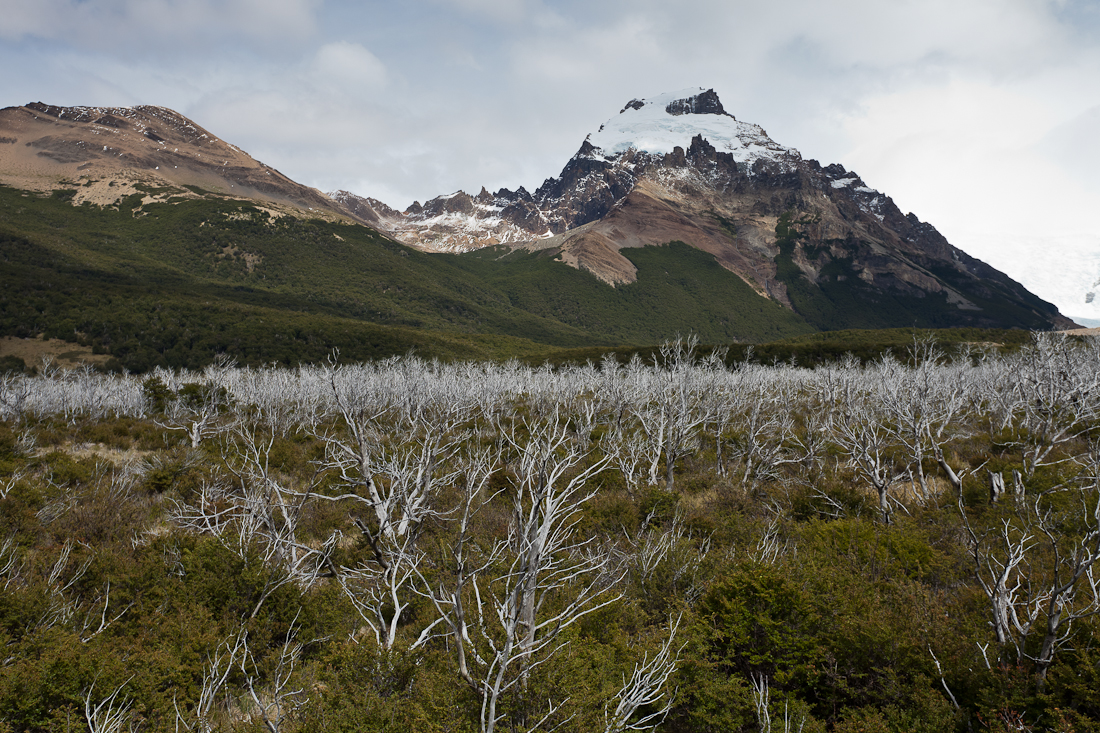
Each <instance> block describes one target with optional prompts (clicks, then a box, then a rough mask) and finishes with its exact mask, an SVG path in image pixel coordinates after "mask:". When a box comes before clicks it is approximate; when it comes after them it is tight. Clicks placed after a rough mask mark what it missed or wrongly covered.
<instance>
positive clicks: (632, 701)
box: [604, 618, 683, 733]
mask: <svg viewBox="0 0 1100 733" xmlns="http://www.w3.org/2000/svg"><path fill="white" fill-rule="evenodd" d="M679 626H680V619H679V618H677V619H676V621H675V623H671V624H670V625H669V629H668V638H667V639H665V641H664V642H663V643H662V644H661V647H660V648H659V649H658V650H657V652H656V653H655V654H654V655H653V657H652V658H651V657H650V656H649V654H648V653H647V654H646V655H645V656H644V657H643V658H642V661H640V662H638V663H637V664H635V665H634V672H633V673H632V674H631V675H630V678H629V679H627V678H625V677H624V679H623V685H622V687H620V688H619V691H618V692H617V693H616V694H615V697H613V698H612V699H611V700H610V701H609V702H608V704H607V705H606V706H605V708H604V733H622V731H628V730H649V729H651V728H656V727H657V726H658V725H660V724H661V723H662V722H663V721H664V719H665V717H667V716H668V713H669V711H670V710H671V709H672V706H673V704H674V703H675V702H676V692H675V691H673V692H671V693H670V692H669V690H668V680H669V678H670V677H671V676H672V674H673V672H675V671H676V664H677V663H678V662H679V658H680V652H681V651H683V646H681V647H680V648H679V649H676V650H675V651H674V650H673V645H674V644H675V642H676V631H677V629H678V628H679ZM612 702H614V703H615V709H614V710H611V703H612ZM639 710H644V711H645V712H643V713H642V714H641V715H639V714H638V711H639ZM635 716H637V717H635Z"/></svg>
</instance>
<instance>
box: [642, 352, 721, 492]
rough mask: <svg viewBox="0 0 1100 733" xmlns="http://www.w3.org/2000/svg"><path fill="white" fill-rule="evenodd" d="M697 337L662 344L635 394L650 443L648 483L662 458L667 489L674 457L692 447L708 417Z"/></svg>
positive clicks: (653, 481)
mask: <svg viewBox="0 0 1100 733" xmlns="http://www.w3.org/2000/svg"><path fill="white" fill-rule="evenodd" d="M698 341H699V340H698V338H697V337H695V336H691V337H689V338H686V339H682V338H676V339H674V340H672V341H667V342H665V343H664V344H662V345H661V357H660V360H659V361H658V362H657V363H656V364H654V369H653V371H652V375H651V379H650V380H649V383H648V384H646V385H644V388H645V389H644V391H643V392H641V393H640V394H636V396H635V400H636V402H635V407H634V413H635V415H636V417H637V419H638V422H639V424H640V425H641V428H642V430H643V432H644V433H645V435H646V438H647V441H648V443H649V446H650V465H649V483H650V484H651V485H655V484H656V483H657V482H658V470H659V466H660V462H661V459H662V458H663V459H664V461H665V487H666V488H667V489H668V490H670V491H671V490H672V488H673V484H674V481H675V475H676V472H675V469H676V461H678V460H679V459H680V458H682V457H684V456H685V455H688V454H689V453H691V452H692V451H693V450H694V448H695V442H696V433H697V432H698V430H699V427H700V426H701V425H702V424H703V423H704V422H705V421H706V419H707V415H706V413H705V411H704V410H703V409H702V392H701V390H700V387H701V385H700V384H699V381H698V376H699V375H698V372H697V369H696V366H695V364H694V360H695V347H696V345H697V344H698Z"/></svg>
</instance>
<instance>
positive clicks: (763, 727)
mask: <svg viewBox="0 0 1100 733" xmlns="http://www.w3.org/2000/svg"><path fill="white" fill-rule="evenodd" d="M749 683H750V684H751V685H752V701H753V706H754V707H755V708H756V710H755V712H756V724H757V727H758V728H759V730H760V733H772V714H771V690H770V685H769V683H768V678H767V677H765V676H764V675H763V674H760V675H756V676H750V678H749ZM797 717H798V721H797V723H796V722H795V716H794V715H792V713H791V710H790V704H789V703H788V702H786V701H784V703H783V733H792V731H794V732H795V733H801V731H802V728H803V727H804V726H805V725H806V716H805V715H798V716H797Z"/></svg>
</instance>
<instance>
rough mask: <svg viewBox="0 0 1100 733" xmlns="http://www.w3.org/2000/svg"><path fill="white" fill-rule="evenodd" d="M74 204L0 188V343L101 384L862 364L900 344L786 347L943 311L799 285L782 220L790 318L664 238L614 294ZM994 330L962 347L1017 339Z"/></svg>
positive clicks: (207, 206) (827, 285) (366, 244)
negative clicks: (252, 369) (49, 345)
mask: <svg viewBox="0 0 1100 733" xmlns="http://www.w3.org/2000/svg"><path fill="white" fill-rule="evenodd" d="M196 191H197V192H198V193H201V194H202V197H201V198H195V197H193V196H194V194H195V193H196ZM185 194H186V195H185ZM73 196H74V189H58V190H57V191H55V192H54V193H53V195H50V196H41V195H37V194H33V193H30V192H26V191H20V190H17V189H14V188H10V187H5V186H0V336H12V337H19V338H29V337H45V338H57V339H63V340H66V341H71V342H75V343H79V344H81V345H83V346H84V347H86V348H90V349H92V350H93V351H94V352H95V353H97V354H102V355H108V356H109V357H110V361H108V362H107V364H108V367H109V368H110V369H113V370H115V371H119V370H122V369H126V370H129V371H131V372H145V371H148V370H150V369H152V368H154V367H164V368H177V369H178V368H188V369H199V368H202V367H204V366H206V365H208V364H209V363H211V361H212V360H213V358H214V355H216V354H227V355H229V356H231V357H232V358H233V359H235V360H236V361H237V363H239V364H241V365H249V366H259V365H262V364H271V363H277V364H281V365H284V366H295V365H297V364H298V363H318V362H321V361H323V360H324V359H325V358H326V356H327V355H328V354H330V353H331V352H332V351H333V349H338V350H339V351H340V353H341V354H343V355H344V357H345V358H348V359H353V360H365V359H380V358H386V357H389V356H394V355H401V354H406V353H409V352H410V351H411V352H413V353H415V354H417V355H419V356H422V357H424V358H429V359H430V358H439V359H444V360H462V359H505V358H510V357H516V358H522V359H524V360H525V361H527V362H528V363H539V362H542V361H543V360H546V359H550V360H551V361H554V362H561V361H564V360H566V359H571V358H573V357H571V356H568V355H565V354H562V352H563V351H565V350H589V352H588V353H592V354H596V358H599V355H601V354H602V353H603V351H605V350H608V349H614V348H619V347H623V351H624V353H625V352H628V351H630V350H631V349H637V348H646V347H647V345H652V344H657V343H660V342H661V341H663V340H665V339H668V338H674V337H675V336H676V335H678V334H686V333H694V334H697V335H698V336H699V338H700V339H701V340H702V341H703V342H705V343H712V344H731V343H732V344H758V345H762V344H772V343H773V342H780V346H779V347H777V349H778V350H774V349H772V350H769V348H764V349H763V350H761V351H760V353H761V354H765V355H766V356H772V355H776V356H777V355H779V353H780V351H783V352H785V355H784V357H783V358H788V357H789V356H790V354H791V353H794V352H797V353H795V356H796V358H798V357H799V356H800V355H804V356H805V357H806V358H808V359H809V360H811V361H812V360H820V359H823V358H830V357H835V356H838V355H839V354H842V353H844V351H847V350H850V348H851V347H850V346H849V345H847V344H848V343H849V342H851V341H852V340H853V339H855V340H857V341H861V342H863V343H861V344H860V347H861V348H862V347H863V346H867V347H868V348H867V349H866V350H865V352H864V353H865V354H866V355H871V354H872V353H877V352H881V350H882V349H883V348H885V347H886V346H887V345H889V343H892V342H893V341H896V339H895V338H894V336H888V337H886V339H885V341H883V340H880V341H879V344H878V346H870V345H868V343H867V342H868V341H873V340H875V338H876V337H873V336H871V337H868V336H854V335H853V334H841V335H839V336H837V337H836V338H832V339H829V340H827V342H808V341H804V340H803V341H797V339H799V337H806V336H809V335H811V334H812V333H813V332H815V331H818V330H821V329H837V328H843V327H852V328H883V327H886V326H905V327H907V328H913V327H922V328H926V327H938V328H941V329H942V328H946V327H948V326H951V325H954V324H955V321H954V320H952V319H953V318H954V316H952V314H953V313H954V314H955V316H957V309H955V308H954V307H953V306H950V307H949V306H948V305H947V304H946V301H944V302H940V300H936V298H931V297H929V298H918V299H911V302H910V301H905V302H902V300H899V299H898V298H896V297H892V296H891V297H887V296H885V295H882V294H879V295H875V294H874V293H871V292H870V291H867V292H864V291H863V290H860V288H861V287H862V286H861V285H860V283H861V282H862V281H860V280H859V279H858V278H857V277H854V276H852V277H850V278H847V279H846V280H844V282H843V283H840V281H833V280H829V279H828V277H826V278H825V279H824V280H822V282H821V283H820V284H812V283H809V281H807V280H805V279H804V278H803V276H802V275H801V274H799V273H798V269H797V268H796V267H794V265H793V264H792V263H793V261H791V259H790V258H791V252H793V251H794V250H793V248H795V247H798V246H803V244H802V243H801V242H800V240H799V239H798V230H797V226H796V224H797V222H795V223H791V222H790V221H788V220H786V219H783V220H781V221H780V224H779V226H777V230H776V231H777V236H778V237H779V240H778V241H779V243H780V245H781V246H780V250H781V251H780V254H779V255H778V256H777V260H776V262H777V266H778V267H779V278H780V280H782V281H783V282H785V283H786V285H787V288H788V291H789V292H790V293H791V297H792V298H793V302H794V304H795V307H796V311H791V310H789V309H786V308H783V307H781V306H780V305H778V304H777V303H775V302H773V301H770V300H767V299H765V298H762V297H760V296H758V295H756V294H755V293H754V292H753V291H752V290H751V289H750V288H749V287H748V285H746V284H745V283H744V282H743V281H742V280H741V279H740V278H738V277H737V276H736V275H734V274H732V273H731V272H729V271H727V270H725V269H723V268H722V267H720V266H719V265H718V263H717V262H716V261H715V260H714V258H713V257H712V256H711V255H709V254H706V253H704V252H702V251H700V250H697V249H694V248H692V247H689V246H687V245H685V244H682V243H679V242H671V243H668V244H667V245H665V246H660V247H656V246H654V247H643V248H638V249H627V250H623V253H624V255H625V256H626V257H628V258H629V259H630V260H631V261H632V262H633V263H634V264H635V266H636V267H637V271H638V272H637V274H638V279H637V281H636V282H634V283H630V284H626V285H620V286H619V287H615V288H612V287H610V286H609V285H606V284H604V283H602V282H600V281H599V280H597V279H596V278H595V277H594V276H593V275H591V274H590V273H588V272H585V271H581V270H577V269H574V268H572V267H569V266H567V265H565V264H564V263H562V262H560V261H558V260H557V257H556V253H555V252H554V251H542V252H525V251H515V252H512V251H510V250H508V251H506V250H504V249H502V248H488V249H485V250H479V251H476V252H471V253H467V254H464V255H440V254H427V253H424V252H419V251H416V250H413V249H410V248H408V247H405V246H403V245H400V244H398V243H396V242H394V241H392V240H390V239H387V238H385V237H383V236H381V235H380V234H378V233H377V232H375V231H373V230H371V229H369V228H367V227H363V226H359V225H352V224H347V223H340V222H335V221H325V220H323V219H306V218H297V217H295V216H290V215H283V214H280V213H278V212H275V211H273V210H269V209H265V208H263V207H262V206H259V205H258V204H254V203H250V202H247V201H242V200H239V199H234V198H230V197H225V196H219V195H216V194H212V193H210V192H205V191H201V190H199V189H196V190H194V191H187V190H184V189H168V188H165V189H153V188H145V189H143V190H141V191H139V192H138V193H135V194H133V195H130V196H126V197H123V198H121V199H120V200H119V202H118V204H117V205H115V206H105V207H99V206H93V205H90V204H83V205H80V206H73V205H72V203H71V202H72V199H73ZM189 196H190V197H189ZM157 197H159V199H158V198H157ZM837 266H839V265H837ZM994 285H995V284H993V285H990V288H992V290H991V291H990V293H991V294H990V300H988V302H985V301H983V303H982V305H983V308H985V309H986V312H987V313H988V314H990V320H991V323H993V324H994V325H1000V326H1005V327H1014V328H1031V327H1037V326H1036V324H1035V323H1033V320H1031V319H1032V317H1033V316H1029V315H1028V314H1027V313H1025V312H1024V311H1022V310H1020V309H1018V308H1017V309H1015V310H1013V308H1012V307H1010V306H1011V304H1007V301H1005V302H1001V300H998V298H999V297H1000V296H997V295H996V293H995V292H994V291H995V290H996V288H995V287H994ZM853 288H854V289H853ZM899 297H900V296H899ZM941 300H942V299H941ZM1002 300H1003V299H1002ZM861 314H862V315H861ZM908 333H909V332H908V331H907V332H906V334H908ZM999 333H1000V334H1002V335H998V332H994V331H991V332H990V334H991V335H989V337H988V338H987V337H979V338H974V339H972V340H974V341H995V342H998V343H1006V341H1011V340H1014V339H1015V338H1017V337H1012V336H1007V337H1006V336H1003V333H1004V332H1003V331H1001V332H999ZM1021 333H1022V332H1021ZM907 337H908V336H906V338H907ZM944 338H946V339H949V340H953V339H954V337H953V336H950V335H947V336H944ZM791 339H795V341H790V340H791ZM902 340H903V341H904V339H902ZM888 342H889V343H888ZM651 350H652V348H651V347H650V351H651ZM876 350H877V351H876ZM577 353H580V352H579V351H578V352H577ZM731 353H734V354H740V355H743V354H744V347H743V346H742V347H737V346H735V347H734V348H733V349H732V350H731ZM11 366H17V365H15V364H9V365H8V368H10V367H11ZM26 366H27V367H34V366H35V365H34V364H27V365H26Z"/></svg>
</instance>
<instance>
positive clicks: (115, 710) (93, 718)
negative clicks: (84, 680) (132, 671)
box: [84, 677, 137, 733]
mask: <svg viewBox="0 0 1100 733" xmlns="http://www.w3.org/2000/svg"><path fill="white" fill-rule="evenodd" d="M130 679H133V678H132V677H131V678H130ZM129 683H130V680H126V681H125V682H123V683H122V684H121V685H119V686H118V687H117V688H115V691H114V692H112V693H111V694H110V695H108V696H107V697H105V698H103V699H101V700H98V701H97V700H96V697H95V681H93V682H92V684H91V686H90V687H89V688H88V689H87V690H85V691H84V720H85V722H87V724H88V731H89V733H119V732H120V731H124V730H125V731H134V730H137V726H135V722H134V720H133V712H132V710H131V708H132V707H133V703H132V702H131V701H130V700H127V699H122V700H119V698H118V696H119V695H120V694H121V693H122V690H123V688H124V687H126V685H128V684H129Z"/></svg>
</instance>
